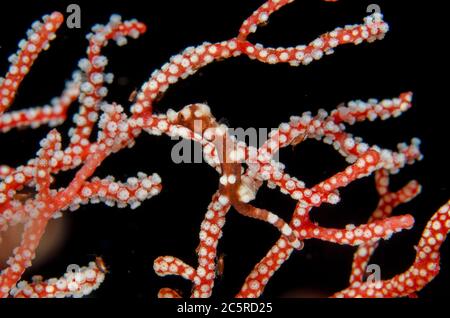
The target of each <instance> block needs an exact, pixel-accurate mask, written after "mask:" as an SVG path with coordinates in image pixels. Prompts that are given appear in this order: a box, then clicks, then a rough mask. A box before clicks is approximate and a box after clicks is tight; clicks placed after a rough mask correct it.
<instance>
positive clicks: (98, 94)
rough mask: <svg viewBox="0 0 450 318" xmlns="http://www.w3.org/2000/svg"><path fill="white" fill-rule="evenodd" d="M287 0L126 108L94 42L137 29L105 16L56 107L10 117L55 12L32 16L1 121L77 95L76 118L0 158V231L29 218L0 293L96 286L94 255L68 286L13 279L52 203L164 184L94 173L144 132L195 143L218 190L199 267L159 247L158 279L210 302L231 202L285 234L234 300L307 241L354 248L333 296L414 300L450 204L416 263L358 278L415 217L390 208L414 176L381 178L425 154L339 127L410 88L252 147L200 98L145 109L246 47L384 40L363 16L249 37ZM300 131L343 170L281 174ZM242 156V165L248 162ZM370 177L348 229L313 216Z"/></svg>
mask: <svg viewBox="0 0 450 318" xmlns="http://www.w3.org/2000/svg"><path fill="white" fill-rule="evenodd" d="M289 2H291V1H287V0H269V1H267V2H266V3H265V4H263V5H262V6H261V7H260V8H258V9H257V10H256V11H255V12H254V13H253V14H252V15H251V16H250V17H249V18H248V19H246V20H245V21H244V23H243V24H242V26H241V28H240V30H239V33H238V35H237V36H236V37H234V38H231V39H229V40H226V41H222V42H218V43H203V44H201V45H199V46H196V47H189V48H187V49H185V50H184V51H183V52H182V53H180V54H178V55H175V56H173V57H172V58H171V59H170V61H169V62H168V63H166V64H164V65H163V66H162V67H161V69H159V70H156V71H154V72H153V73H152V75H151V77H150V79H149V80H148V81H147V82H146V83H145V84H144V85H143V86H142V87H141V90H140V91H139V92H138V93H137V95H136V102H135V103H134V104H133V105H131V113H132V114H131V116H127V115H126V114H125V113H124V109H123V107H122V106H120V105H117V104H115V103H106V102H105V101H104V97H105V96H106V94H107V88H106V87H105V86H104V84H105V83H110V82H111V81H112V80H113V77H112V75H111V74H106V73H105V67H106V65H107V59H106V57H104V56H103V55H101V49H102V48H103V47H105V46H106V45H107V43H108V41H109V40H115V41H116V42H117V44H119V45H123V44H125V43H126V38H125V37H128V36H130V37H133V38H137V37H138V36H139V35H140V34H142V33H144V32H145V30H146V27H145V25H144V24H142V23H140V22H138V21H135V20H131V21H125V22H122V20H121V18H120V17H119V16H117V15H113V16H112V17H111V19H110V21H109V23H108V24H106V25H96V26H95V27H94V28H93V31H92V34H90V35H89V36H88V39H89V47H88V51H87V55H88V57H87V58H86V59H83V60H81V61H80V63H79V66H80V71H77V72H75V73H74V75H73V78H72V80H71V81H69V82H68V83H67V86H66V89H65V90H64V92H63V93H62V95H61V97H60V98H58V99H55V100H53V102H52V105H51V106H44V107H36V108H29V109H26V110H21V111H15V112H10V113H8V112H6V111H7V110H8V108H9V106H10V105H11V103H12V102H13V100H14V96H15V94H16V92H17V90H18V88H19V86H20V83H21V81H22V80H23V78H24V76H25V75H26V74H27V73H28V71H29V69H30V68H31V66H32V64H33V62H34V60H35V59H36V58H37V56H38V54H39V52H40V51H42V50H44V49H47V47H48V42H49V41H50V40H52V39H53V38H54V37H55V32H56V30H57V29H58V27H59V26H60V25H61V23H62V21H63V17H62V15H61V14H60V13H53V14H51V15H50V16H45V17H44V18H43V23H35V24H33V30H31V31H30V32H29V37H28V40H26V41H23V42H21V44H20V49H19V52H18V53H17V55H13V56H12V57H11V58H10V61H11V63H12V65H11V67H10V69H9V71H8V73H7V75H6V77H5V78H4V79H2V80H1V81H0V94H1V101H0V129H1V130H2V131H7V130H10V129H13V128H17V127H24V126H29V127H31V128H34V127H37V126H39V125H42V124H49V125H51V126H52V125H56V124H59V123H60V122H62V121H64V120H65V118H66V114H67V110H68V108H69V107H70V105H71V104H72V103H73V102H75V100H76V99H78V102H79V104H80V110H79V112H78V114H76V115H75V116H74V124H75V126H74V128H72V129H71V130H70V132H69V137H70V144H69V146H68V147H67V148H65V149H64V150H63V149H61V136H60V134H59V133H58V132H57V131H56V130H53V131H51V132H50V133H49V134H48V136H47V137H46V138H45V139H44V140H43V141H42V142H41V150H40V151H39V152H38V154H37V158H35V159H32V160H30V161H28V162H27V163H26V164H25V165H21V166H18V167H7V166H1V167H0V178H1V180H2V182H1V183H0V230H1V231H5V230H6V229H7V228H8V227H9V226H13V225H16V224H18V223H23V224H24V225H25V230H24V233H23V236H22V241H21V243H20V245H19V246H18V247H17V248H16V249H15V250H14V251H13V255H12V256H11V258H10V259H9V260H8V267H7V268H6V269H4V270H3V271H2V272H1V274H0V296H2V297H7V296H13V297H55V296H56V297H65V296H80V295H85V294H88V293H90V292H91V291H92V290H93V289H95V288H97V287H98V285H99V284H100V283H101V281H102V280H103V277H104V273H103V269H102V268H99V267H98V265H97V264H95V263H92V264H91V265H90V266H89V268H82V269H81V271H80V272H79V273H78V276H76V277H75V278H74V279H75V280H74V281H75V284H72V281H71V282H68V278H67V275H65V276H64V277H65V278H64V277H63V278H60V279H49V280H45V281H44V280H43V279H42V278H36V279H35V280H34V281H33V282H31V283H26V282H20V283H18V282H19V280H20V278H21V276H22V274H23V272H24V271H25V270H26V269H27V268H28V267H29V266H31V262H32V260H33V258H34V255H35V251H36V248H37V247H38V245H39V241H40V238H41V236H42V235H43V233H44V231H45V229H46V226H47V224H48V222H49V220H50V219H51V218H53V217H59V216H60V214H61V211H63V210H65V209H67V208H70V209H72V210H75V209H77V208H78V207H79V205H80V204H85V203H88V202H90V203H97V202H100V201H103V202H105V203H106V204H108V205H113V204H115V203H117V204H118V206H119V207H125V206H130V207H131V208H135V207H137V206H138V205H139V204H140V203H141V202H142V201H143V200H145V199H148V198H150V197H152V196H154V195H156V194H158V193H159V192H160V191H161V180H160V178H159V176H158V175H156V174H153V175H152V176H150V177H149V176H147V175H146V174H144V173H138V174H137V177H132V178H129V179H128V180H127V182H126V183H122V182H117V181H115V180H114V178H113V177H107V178H105V179H102V180H100V179H99V178H96V177H92V176H93V175H94V173H95V170H96V168H97V167H98V166H99V165H101V164H102V162H103V160H104V159H105V158H106V157H108V156H109V155H111V154H112V153H115V152H118V151H120V150H121V149H123V148H124V147H132V146H133V145H134V140H135V139H136V138H137V137H138V136H139V135H140V134H141V133H142V131H145V132H147V133H149V134H156V135H160V134H167V135H169V136H180V137H182V138H186V139H191V140H194V141H196V142H199V143H201V145H202V146H203V155H204V158H205V161H206V162H207V163H208V164H209V165H211V166H212V167H213V168H214V169H215V170H216V171H217V172H218V173H219V174H220V177H219V178H218V181H219V182H218V190H217V192H216V193H215V194H214V196H213V198H212V201H211V203H210V205H209V207H208V209H207V212H206V214H205V218H204V221H203V222H202V224H201V229H200V233H199V238H200V244H199V246H198V248H197V253H198V265H197V267H193V266H191V265H188V264H186V263H185V262H183V261H182V260H180V259H178V258H176V257H172V256H162V257H159V258H157V259H156V260H155V262H154V269H155V272H156V273H157V274H158V275H160V276H165V275H179V276H182V277H183V278H185V279H187V280H190V281H191V282H192V284H193V289H192V294H191V296H192V297H209V296H210V295H211V294H212V291H213V287H214V280H215V277H216V269H217V246H218V243H219V239H220V238H221V236H222V229H223V226H224V224H225V220H226V216H227V213H228V212H229V210H230V208H231V207H233V208H234V209H235V210H236V211H237V212H238V213H240V214H242V215H244V216H249V217H252V218H255V219H258V220H261V221H264V222H268V223H270V224H272V225H273V226H274V227H275V228H276V229H277V230H278V231H279V232H280V235H281V236H280V238H279V240H278V241H277V242H276V243H275V244H274V246H273V247H272V248H271V249H270V250H269V252H268V253H267V255H266V256H265V257H264V258H263V259H262V260H261V261H260V262H259V263H258V264H257V265H256V266H255V268H254V269H253V270H252V272H251V273H250V274H249V275H248V277H247V279H246V280H245V282H244V284H243V286H242V288H241V290H240V291H239V292H238V294H237V297H258V296H260V295H261V294H262V292H263V291H264V288H265V286H266V285H267V283H268V282H269V280H270V278H271V277H272V276H273V275H274V273H275V272H276V271H277V270H278V269H279V268H280V267H281V265H282V264H283V263H284V262H285V261H286V260H287V259H288V258H289V257H290V255H291V254H292V253H293V252H294V251H295V250H301V249H302V247H303V245H304V244H305V243H304V241H306V240H307V239H310V238H315V239H321V240H325V241H329V242H334V243H338V244H345V245H352V246H359V247H358V250H357V252H356V253H355V257H354V264H353V268H352V275H351V278H350V286H349V287H348V288H347V289H345V290H343V291H341V292H339V293H337V294H336V295H335V296H337V297H341V296H349V297H358V296H363V297H395V296H407V295H412V294H413V293H415V292H417V291H419V290H420V289H422V288H423V287H424V286H425V285H426V284H427V283H428V282H429V281H430V280H431V279H433V278H434V277H435V276H436V275H437V273H438V271H439V248H440V246H441V244H442V242H443V241H444V240H445V238H446V235H447V233H448V231H449V229H450V221H449V218H450V212H449V204H450V203H447V204H446V205H444V206H443V207H442V208H441V209H440V210H439V211H438V212H436V214H435V215H434V216H433V217H432V219H431V220H430V221H429V223H428V225H427V227H426V229H425V231H424V233H423V236H422V238H421V240H420V242H419V246H418V249H417V258H416V261H415V262H414V264H413V265H412V267H411V268H410V269H409V270H408V271H407V272H405V273H403V274H400V275H397V276H395V277H394V278H392V279H390V280H387V281H379V282H377V283H375V285H373V286H372V285H370V283H368V282H364V281H363V276H362V273H363V272H364V271H365V269H366V266H367V264H368V261H369V258H370V256H371V255H372V254H373V251H374V249H375V248H376V246H377V243H378V242H379V240H380V239H388V238H390V236H391V235H392V234H394V233H396V232H399V231H401V230H404V229H409V228H411V227H412V226H413V223H414V219H413V217H412V216H411V215H403V216H390V214H391V212H392V210H393V208H395V207H396V206H397V205H399V204H401V203H404V202H407V201H408V200H411V199H412V198H413V197H414V196H416V195H417V194H418V193H419V192H420V186H419V185H418V184H417V182H414V181H413V182H411V183H409V184H408V185H407V186H405V187H404V188H403V189H401V190H400V191H398V192H396V193H391V192H389V191H388V183H389V181H388V178H389V175H390V174H393V173H396V172H398V171H399V170H400V169H401V168H403V167H404V166H405V165H406V164H412V163H414V162H415V161H416V160H420V159H421V154H420V151H419V149H418V146H419V141H418V140H417V139H413V140H412V142H411V144H410V145H406V144H400V145H399V147H398V150H397V151H391V150H388V149H382V148H380V147H378V146H376V145H374V146H370V145H368V144H366V143H364V142H363V141H362V139H361V138H359V137H354V136H353V135H352V134H350V133H348V132H346V127H347V126H349V125H353V124H354V123H356V122H360V121H365V120H370V121H372V120H375V119H377V118H379V119H381V120H385V119H387V118H390V117H392V116H393V117H396V116H398V115H400V114H401V113H402V112H404V111H406V110H408V109H409V108H410V107H411V101H412V94H411V93H410V92H406V93H402V94H401V95H400V96H399V97H397V98H394V99H386V100H382V101H377V100H369V101H368V102H363V101H354V102H349V103H348V105H347V106H341V107H338V108H337V109H336V110H334V111H332V112H331V113H330V114H328V113H327V112H326V111H324V110H321V111H319V112H318V114H317V115H316V116H312V115H311V113H309V112H307V113H304V114H302V115H301V116H293V117H291V118H290V121H289V122H287V123H282V124H281V125H280V126H279V128H278V129H277V130H276V131H274V132H272V133H271V134H270V136H269V139H268V141H267V142H266V143H265V144H264V145H262V146H261V147H260V148H259V149H256V148H254V147H252V146H247V145H246V144H245V143H242V142H237V141H236V139H235V138H234V137H233V136H231V135H230V133H229V131H228V127H227V126H225V125H224V124H221V123H219V122H217V121H216V119H215V118H214V116H213V114H212V113H211V109H210V108H209V107H208V106H206V105H204V104H192V105H188V106H186V107H184V108H183V109H182V110H180V111H179V112H176V111H174V110H171V109H170V110H168V112H167V114H153V112H152V110H153V105H154V103H155V102H156V99H157V98H158V96H160V95H161V94H162V93H163V92H165V91H166V90H167V89H168V87H169V86H170V85H172V84H174V83H176V82H177V81H178V80H180V79H184V78H186V77H188V76H190V75H192V74H194V73H195V72H196V71H197V70H198V69H200V68H202V67H203V66H205V65H207V64H210V63H212V62H214V61H217V60H223V59H227V58H231V57H236V56H240V55H244V56H248V57H249V58H251V59H256V60H258V61H260V62H263V63H268V64H276V63H289V64H290V65H292V66H299V65H307V64H310V63H311V62H313V61H314V60H319V59H321V58H322V57H323V56H324V55H328V54H331V53H333V50H334V48H336V47H338V46H340V45H344V44H350V43H352V44H356V45H357V44H360V43H362V42H372V41H374V40H377V39H382V38H383V37H384V35H385V33H386V32H387V31H388V25H387V24H386V23H385V22H384V21H383V19H382V15H381V14H379V13H375V14H372V15H370V16H368V17H366V18H365V19H364V23H363V24H361V25H348V26H345V27H343V28H337V29H335V30H333V31H331V32H328V33H325V34H323V35H321V36H319V37H318V38H317V39H316V40H314V41H312V42H311V43H309V44H307V45H300V46H295V47H288V48H281V47H280V48H269V47H264V46H263V45H261V44H253V43H251V42H250V41H248V40H247V37H248V36H249V35H250V33H253V32H255V31H256V29H257V26H258V25H259V24H262V23H266V22H267V20H268V18H269V16H270V15H271V14H272V13H273V12H275V11H277V10H278V9H280V8H281V7H283V6H284V5H285V4H287V3H289ZM100 114H101V115H100ZM99 115H100V116H99ZM96 123H98V126H99V128H100V130H99V133H98V136H97V139H96V140H95V141H91V139H93V138H92V136H91V135H92V131H93V127H94V125H95V124H96ZM198 123H200V130H199V129H198V125H197V124H198ZM307 138H315V139H317V140H319V141H323V142H324V143H326V144H330V145H332V146H333V147H334V148H335V149H336V150H337V151H338V152H339V153H340V154H341V155H342V156H344V157H345V158H346V160H347V161H348V162H349V166H348V167H347V168H346V169H345V170H344V171H342V172H338V173H336V174H335V175H334V176H332V177H330V178H328V179H327V180H324V181H322V182H320V183H319V184H317V185H315V186H313V187H309V188H308V187H306V186H305V184H304V182H302V181H300V180H298V179H297V178H295V177H292V176H290V175H289V174H288V173H286V172H285V167H284V165H283V164H281V163H280V162H277V161H275V160H274V158H273V156H274V155H275V154H276V153H277V151H278V150H279V149H280V148H282V147H286V146H288V145H296V144H298V143H300V142H302V141H303V140H305V139H307ZM243 164H246V166H247V169H244V168H243ZM77 168H78V171H77V173H76V175H75V177H74V178H73V180H72V181H71V182H70V183H69V185H68V186H67V187H66V188H61V189H51V185H52V181H53V178H52V175H54V174H57V173H58V172H60V171H62V170H69V169H77ZM371 174H375V179H376V187H377V190H378V193H379V194H380V202H379V205H378V207H377V209H376V210H375V212H374V213H373V216H372V218H371V219H370V220H369V222H368V223H367V224H362V225H359V226H355V225H352V224H349V225H348V226H346V227H345V228H344V229H333V228H324V227H321V226H320V225H318V224H316V223H314V222H312V221H311V220H310V218H309V215H310V212H311V210H312V209H313V208H317V207H320V206H321V205H322V204H323V203H329V204H336V203H338V202H339V192H338V190H339V188H342V187H346V186H347V185H349V184H350V183H351V182H353V181H355V180H357V179H360V178H363V177H366V176H368V175H371ZM264 183H265V184H266V185H267V186H268V187H271V188H277V187H278V188H279V189H280V191H281V192H282V193H283V194H286V195H288V196H289V197H291V198H292V199H293V200H295V201H296V202H297V206H296V208H295V210H294V211H293V214H292V219H291V220H290V221H287V220H283V219H282V218H280V217H279V216H277V215H276V214H274V213H273V212H271V211H268V210H266V209H264V208H260V207H256V206H254V205H252V204H251V203H250V202H251V201H252V200H253V199H254V198H255V196H256V193H257V191H258V189H259V188H260V187H261V186H262V185H263V184H264ZM24 187H33V188H35V192H36V193H35V194H34V195H33V196H31V197H30V198H28V199H27V200H25V201H24V202H23V201H21V200H18V199H17V198H16V195H17V194H20V191H22V189H23V188H24ZM159 296H160V297H180V294H179V293H178V292H176V291H175V290H172V289H169V288H164V289H162V290H161V291H160V293H159Z"/></svg>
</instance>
